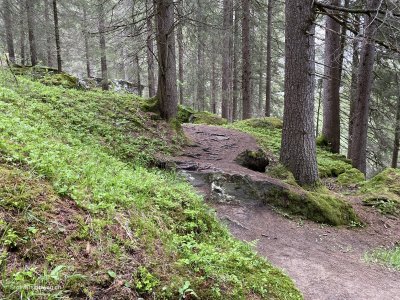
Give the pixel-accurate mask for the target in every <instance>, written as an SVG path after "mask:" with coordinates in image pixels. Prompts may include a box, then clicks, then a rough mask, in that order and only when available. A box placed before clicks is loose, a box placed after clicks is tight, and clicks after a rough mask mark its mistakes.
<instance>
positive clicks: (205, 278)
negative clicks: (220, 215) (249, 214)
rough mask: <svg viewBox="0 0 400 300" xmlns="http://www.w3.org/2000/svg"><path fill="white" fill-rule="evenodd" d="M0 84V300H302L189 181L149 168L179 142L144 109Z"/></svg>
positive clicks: (95, 95)
mask: <svg viewBox="0 0 400 300" xmlns="http://www.w3.org/2000/svg"><path fill="white" fill-rule="evenodd" d="M0 82H1V86H0V155H1V165H0V173H1V174H0V178H2V180H1V181H0V184H1V185H0V216H1V217H2V218H1V223H0V267H1V269H0V271H1V272H2V276H1V278H2V279H1V285H0V296H1V297H4V298H6V299H17V298H18V299H19V298H20V296H21V295H22V296H23V297H28V296H30V297H31V299H34V298H40V295H39V294H40V292H39V291H35V290H32V289H27V288H26V286H25V288H24V285H26V284H28V285H29V284H40V285H46V284H47V285H58V286H60V287H61V290H58V289H56V290H55V291H42V292H44V293H45V294H46V295H45V296H43V297H45V298H46V299H57V298H61V297H71V298H77V297H82V298H85V297H89V298H92V297H94V298H99V297H100V295H101V296H105V297H106V298H107V297H108V299H110V298H114V299H130V298H132V299H136V297H137V296H138V295H140V296H142V297H145V298H147V297H149V298H151V299H152V297H153V296H152V293H153V292H154V293H155V295H156V298H157V299H163V298H165V299H177V298H179V297H180V296H182V295H183V294H185V291H186V293H189V292H190V289H193V290H194V291H195V292H196V293H197V295H198V296H199V297H200V298H201V299H260V298H265V299H301V295H300V294H299V292H298V291H297V290H296V289H295V287H294V285H293V283H292V282H291V281H290V279H289V278H288V277H286V276H285V275H283V274H282V273H281V272H280V271H279V270H277V269H275V268H273V267H272V266H271V265H270V264H269V263H268V262H266V261H265V260H264V259H261V258H260V257H258V256H256V254H255V253H254V252H253V250H252V247H251V246H250V245H247V244H244V243H241V242H238V241H236V240H234V239H233V238H232V237H231V235H230V234H229V233H228V231H227V230H226V228H225V227H224V226H222V225H221V224H220V223H218V221H217V219H216V218H215V215H214V213H213V212H212V211H210V209H209V208H208V207H207V206H206V205H205V204H204V203H203V201H202V199H201V197H199V196H198V195H196V193H195V192H194V191H193V189H192V188H191V187H190V186H189V185H188V184H187V183H185V182H183V181H182V179H180V178H178V177H177V176H176V175H175V174H171V173H167V172H162V171H158V170H150V169H147V168H146V167H145V165H146V162H147V161H149V160H151V159H152V156H153V155H154V154H155V153H157V152H163V153H168V152H171V151H173V148H174V147H176V146H178V145H179V137H178V136H173V137H172V138H171V136H172V132H171V131H170V130H169V129H166V128H168V126H167V125H166V124H161V123H156V122H153V121H151V120H150V118H149V117H148V116H147V115H146V114H144V113H142V112H141V111H140V103H139V102H140V99H132V97H131V96H123V95H116V94H113V93H101V92H80V91H76V90H69V89H63V88H60V87H51V86H44V85H43V84H40V83H37V82H33V81H31V80H29V79H27V78H23V77H20V78H19V86H16V85H15V84H14V83H12V78H11V77H10V75H9V74H7V73H4V72H1V73H0ZM171 140H172V141H175V142H172V143H171ZM22 169H23V170H22ZM49 183H50V184H49ZM185 282H186V284H185ZM189 283H190V287H188V284H189ZM106 293H107V294H106Z"/></svg>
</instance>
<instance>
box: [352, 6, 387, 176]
mask: <svg viewBox="0 0 400 300" xmlns="http://www.w3.org/2000/svg"><path fill="white" fill-rule="evenodd" d="M380 3H381V0H368V4H367V6H368V9H371V10H373V9H377V8H378V7H379V5H380ZM365 21H366V22H365V26H366V28H365V34H364V41H363V46H362V50H361V56H360V67H359V69H358V82H357V93H356V101H355V107H354V111H355V116H354V124H353V133H352V137H353V138H352V143H351V148H352V149H351V154H352V164H353V167H355V168H357V169H359V170H360V171H361V172H363V173H364V174H366V172H367V134H368V113H369V102H370V97H371V90H372V83H373V69H374V61H375V42H374V38H375V35H376V31H377V23H376V21H375V15H373V14H372V15H370V16H368V17H366V19H365Z"/></svg>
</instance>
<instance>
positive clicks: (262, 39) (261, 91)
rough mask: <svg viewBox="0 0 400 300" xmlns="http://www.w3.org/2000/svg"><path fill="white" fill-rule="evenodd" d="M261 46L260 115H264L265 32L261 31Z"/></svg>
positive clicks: (259, 77) (259, 76) (259, 75)
mask: <svg viewBox="0 0 400 300" xmlns="http://www.w3.org/2000/svg"><path fill="white" fill-rule="evenodd" d="M260 43H261V47H260V54H259V67H258V114H257V115H258V116H259V117H262V111H263V104H264V97H263V96H264V95H263V94H264V33H263V32H261V41H260Z"/></svg>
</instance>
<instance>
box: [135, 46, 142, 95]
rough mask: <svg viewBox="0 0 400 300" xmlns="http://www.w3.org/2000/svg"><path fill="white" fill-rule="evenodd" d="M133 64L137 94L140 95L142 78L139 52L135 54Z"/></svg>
mask: <svg viewBox="0 0 400 300" xmlns="http://www.w3.org/2000/svg"><path fill="white" fill-rule="evenodd" d="M135 65H136V84H137V87H138V92H139V96H140V97H142V80H141V78H140V61H139V54H138V53H136V55H135Z"/></svg>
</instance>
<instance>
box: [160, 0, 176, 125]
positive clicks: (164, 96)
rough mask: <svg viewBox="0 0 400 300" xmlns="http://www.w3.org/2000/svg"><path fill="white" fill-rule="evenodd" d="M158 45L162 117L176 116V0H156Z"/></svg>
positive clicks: (170, 117) (169, 118)
mask: <svg viewBox="0 0 400 300" xmlns="http://www.w3.org/2000/svg"><path fill="white" fill-rule="evenodd" d="M155 3H156V7H157V8H156V9H157V12H156V16H157V18H156V19H157V47H158V64H159V66H158V70H159V75H158V99H159V109H160V114H161V117H162V118H164V119H166V120H171V119H172V118H174V117H175V116H176V114H177V111H178V97H177V87H176V62H175V34H174V2H173V0H155Z"/></svg>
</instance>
